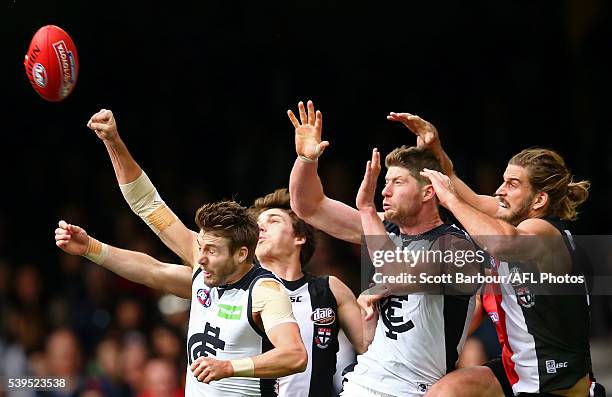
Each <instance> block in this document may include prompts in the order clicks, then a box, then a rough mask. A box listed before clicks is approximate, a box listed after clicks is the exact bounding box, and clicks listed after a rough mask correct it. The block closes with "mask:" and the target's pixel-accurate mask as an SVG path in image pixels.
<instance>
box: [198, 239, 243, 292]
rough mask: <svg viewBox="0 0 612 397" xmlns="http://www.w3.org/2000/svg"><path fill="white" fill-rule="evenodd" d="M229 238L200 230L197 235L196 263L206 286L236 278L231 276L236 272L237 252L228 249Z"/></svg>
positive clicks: (228, 281)
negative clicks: (197, 250)
mask: <svg viewBox="0 0 612 397" xmlns="http://www.w3.org/2000/svg"><path fill="white" fill-rule="evenodd" d="M229 244H230V240H229V239H228V238H226V237H220V236H217V235H215V234H212V233H204V232H202V231H200V234H199V235H198V245H199V252H198V264H199V265H200V267H201V268H202V274H203V275H204V284H206V285H207V286H208V287H217V286H219V285H225V284H228V283H230V282H234V281H236V280H232V276H233V275H234V274H235V273H236V272H237V270H238V266H239V265H240V262H239V261H238V258H237V254H236V253H234V254H232V252H231V251H230V245H229Z"/></svg>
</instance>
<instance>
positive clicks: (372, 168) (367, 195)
mask: <svg viewBox="0 0 612 397" xmlns="http://www.w3.org/2000/svg"><path fill="white" fill-rule="evenodd" d="M379 174H380V152H379V151H378V149H373V150H372V160H369V161H368V162H367V163H366V170H365V174H364V175H363V181H362V182H361V186H360V187H359V191H358V192H357V198H356V199H355V204H356V205H357V209H358V210H360V211H361V210H365V209H368V208H370V209H371V208H374V210H376V205H375V204H374V197H375V195H376V181H377V180H378V175H379Z"/></svg>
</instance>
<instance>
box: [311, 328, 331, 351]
mask: <svg viewBox="0 0 612 397" xmlns="http://www.w3.org/2000/svg"><path fill="white" fill-rule="evenodd" d="M331 340H332V329H331V328H325V327H317V329H316V332H315V337H314V342H315V345H316V346H317V347H318V348H319V349H327V348H328V347H329V344H330V342H331Z"/></svg>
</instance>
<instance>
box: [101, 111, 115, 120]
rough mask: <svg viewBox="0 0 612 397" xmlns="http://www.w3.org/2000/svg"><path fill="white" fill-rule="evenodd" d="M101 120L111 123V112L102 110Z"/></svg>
mask: <svg viewBox="0 0 612 397" xmlns="http://www.w3.org/2000/svg"><path fill="white" fill-rule="evenodd" d="M102 118H103V119H104V120H106V121H108V122H112V121H113V112H112V111H110V110H106V109H104V112H103V113H102Z"/></svg>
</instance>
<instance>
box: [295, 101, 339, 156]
mask: <svg viewBox="0 0 612 397" xmlns="http://www.w3.org/2000/svg"><path fill="white" fill-rule="evenodd" d="M307 106H308V112H306V109H305V108H304V102H302V101H300V102H299V103H298V110H299V113H300V120H299V121H298V119H297V118H296V117H295V115H294V114H293V111H291V110H287V115H288V116H289V120H291V124H293V127H295V151H296V152H297V154H298V156H303V157H306V158H307V159H310V160H312V161H315V160H316V159H318V158H319V156H320V155H321V154H322V153H323V150H325V148H326V147H328V146H329V142H328V141H321V132H322V130H323V114H322V113H321V111H319V110H317V111H316V112H315V108H314V104H313V103H312V101H308V104H307Z"/></svg>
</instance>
